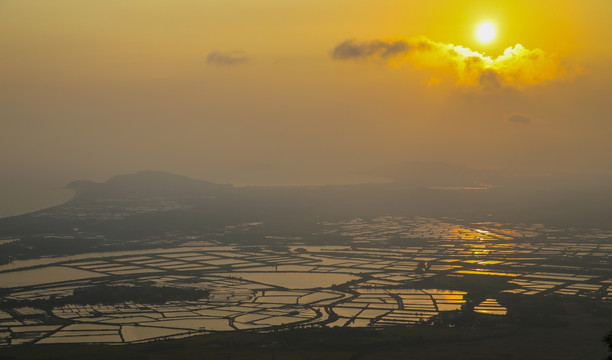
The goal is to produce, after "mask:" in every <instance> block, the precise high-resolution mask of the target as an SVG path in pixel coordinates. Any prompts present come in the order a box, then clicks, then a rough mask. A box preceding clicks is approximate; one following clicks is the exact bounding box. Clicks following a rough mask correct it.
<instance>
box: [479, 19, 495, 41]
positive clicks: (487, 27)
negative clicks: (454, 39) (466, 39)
mask: <svg viewBox="0 0 612 360" xmlns="http://www.w3.org/2000/svg"><path fill="white" fill-rule="evenodd" d="M495 35H497V29H496V28H495V24H493V23H492V22H482V23H480V24H478V25H477V26H476V39H477V40H478V41H479V42H480V43H482V44H488V43H490V42H492V41H493V40H495Z"/></svg>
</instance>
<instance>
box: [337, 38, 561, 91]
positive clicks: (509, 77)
mask: <svg viewBox="0 0 612 360" xmlns="http://www.w3.org/2000/svg"><path fill="white" fill-rule="evenodd" d="M331 56H332V58H334V59H336V60H357V59H379V60H385V61H391V60H393V61H399V62H402V61H405V62H409V63H412V64H413V65H414V66H415V67H417V68H426V69H432V70H436V71H439V72H440V73H447V74H448V73H450V74H451V76H452V77H454V80H455V83H456V84H457V85H460V86H465V87H480V88H484V89H487V88H499V87H515V88H523V87H526V86H529V85H535V84H540V83H543V82H546V81H550V80H554V79H559V78H564V77H567V76H568V75H569V70H568V69H567V68H566V67H565V66H564V65H563V64H562V62H561V59H560V58H559V57H558V56H557V55H555V54H550V53H546V52H544V51H543V50H541V49H532V50H530V49H526V48H525V47H523V46H522V45H521V44H516V45H514V46H511V47H509V48H507V49H506V50H504V52H503V53H502V54H501V55H499V56H497V57H495V58H492V57H490V56H486V55H484V54H481V53H479V52H477V51H474V50H471V49H469V48H467V47H463V46H459V45H453V44H445V43H441V42H435V41H432V40H430V39H427V38H425V37H418V38H413V39H409V40H392V41H391V40H371V41H358V40H346V41H344V42H342V43H340V44H339V45H338V46H336V47H335V48H334V49H333V50H332V53H331ZM449 70H450V71H449Z"/></svg>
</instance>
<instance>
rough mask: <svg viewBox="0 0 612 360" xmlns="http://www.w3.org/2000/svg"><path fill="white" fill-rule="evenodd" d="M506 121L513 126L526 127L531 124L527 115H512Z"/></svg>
mask: <svg viewBox="0 0 612 360" xmlns="http://www.w3.org/2000/svg"><path fill="white" fill-rule="evenodd" d="M506 121H507V122H509V123H513V124H526V125H527V124H531V122H532V121H533V120H531V118H530V117H529V116H527V115H523V114H512V115H510V116H509V117H508V118H507V119H506Z"/></svg>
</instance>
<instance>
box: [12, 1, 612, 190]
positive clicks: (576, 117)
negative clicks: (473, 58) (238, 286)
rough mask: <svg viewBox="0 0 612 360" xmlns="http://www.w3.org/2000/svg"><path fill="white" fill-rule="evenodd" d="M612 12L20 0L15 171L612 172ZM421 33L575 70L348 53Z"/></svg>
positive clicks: (439, 43) (228, 175)
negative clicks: (412, 166)
mask: <svg viewBox="0 0 612 360" xmlns="http://www.w3.org/2000/svg"><path fill="white" fill-rule="evenodd" d="M611 15H612V2H610V1H608V0H583V1H574V0H557V1H552V0H551V1H527V0H512V1H510V0H509V1H478V0H455V1H453V0H439V1H433V0H432V1H405V0H404V1H399V0H394V1H369V0H368V1H366V0H292V1H287V0H260V1H252V0H207V1H201V0H130V1H125V0H103V1H102V0H100V1H83V0H44V1H41V0H2V1H0V49H2V55H1V56H0V119H1V120H0V121H1V122H2V132H0V165H1V166H3V167H4V168H6V169H12V171H11V173H12V174H16V175H14V176H17V177H19V176H22V175H23V176H27V175H31V174H42V173H48V172H49V171H55V172H56V173H57V174H59V175H57V176H56V178H57V179H58V180H57V181H58V182H60V181H70V180H72V178H75V177H79V178H90V179H94V180H95V179H97V180H102V179H104V178H107V177H109V176H112V175H114V174H117V173H121V172H132V171H137V170H142V169H159V170H168V171H173V172H177V173H181V174H185V175H190V176H193V177H198V178H203V179H209V180H214V181H227V182H236V183H275V182H277V183H325V182H339V181H344V180H346V177H342V176H340V175H338V174H339V173H342V174H347V173H349V172H351V171H359V170H363V169H368V168H372V167H377V166H379V165H381V164H393V163H397V162H402V161H409V160H423V161H448V162H456V163H462V164H467V165H471V166H479V167H501V168H504V167H507V168H526V169H539V168H550V169H556V170H572V171H573V170H577V169H583V170H584V169H586V170H589V171H594V170H601V169H604V170H605V171H610V170H612V154H611V150H610V147H609V145H608V144H609V143H610V141H609V140H610V139H609V134H610V133H611V131H612V124H611V123H610V120H609V119H610V118H612V110H611V105H610V104H609V103H610V102H609V100H608V99H607V98H608V95H607V94H609V93H611V92H612V89H610V87H611V86H612V85H610V84H612V72H611V71H610V70H609V65H608V64H609V63H610V61H611V60H612V42H611V41H612V40H610V39H612V27H611V26H609V19H610V16H611ZM484 20H488V21H492V22H494V23H495V24H496V25H497V30H498V37H497V39H496V40H495V41H494V42H492V43H491V44H490V45H483V44H480V43H478V42H477V41H476V39H475V38H474V27H475V26H476V24H478V23H479V22H481V21H484ZM422 38H426V39H427V40H428V41H430V42H431V43H432V44H436V45H435V46H436V47H437V48H440V49H447V47H448V46H451V44H452V45H456V46H462V47H466V48H470V49H471V50H473V51H478V52H480V53H482V54H483V56H490V57H491V58H492V59H495V58H496V57H498V56H499V55H501V54H502V53H503V51H504V49H506V48H508V47H513V46H515V45H516V44H522V46H523V47H524V49H526V51H528V52H526V53H525V54H533V52H536V51H541V54H544V57H543V58H544V59H547V60H546V61H549V60H550V59H553V60H550V61H553V62H554V61H557V60H558V64H560V65H559V67H554V71H552V72H550V71H549V70H550V69H551V67H550V66H549V65H550V64H551V62H546V64H547V65H546V66H542V63H538V64H540V65H538V66H540V67H538V66H536V65H534V63H533V62H530V63H528V64H530V65H528V67H525V66H523V65H520V64H519V65H517V64H516V62H513V63H512V65H511V66H510V65H508V64H509V63H508V62H506V63H504V65H503V71H502V70H499V69H502V67H501V65H500V67H497V68H496V73H497V75H500V74H501V75H502V77H503V76H505V77H504V79H506V80H505V82H502V84H501V85H502V86H501V87H500V88H497V89H492V88H491V87H486V88H485V87H482V86H481V87H475V86H466V84H467V85H474V84H477V83H479V81H480V79H481V77H482V74H483V73H485V75H488V72H487V71H486V70H487V68H486V67H484V68H479V70H477V71H476V73H471V74H472V75H471V76H472V77H467V78H465V79H462V78H461V74H463V73H461V72H458V70H457V68H456V66H459V65H457V64H460V66H464V63H463V62H462V61H463V60H462V61H461V62H453V61H454V60H453V61H450V60H449V58H448V57H446V58H445V57H444V56H442V58H440V54H441V53H440V52H425V53H423V52H421V53H419V54H415V53H408V52H400V53H399V55H397V56H396V55H394V56H393V57H390V58H384V59H383V58H381V56H380V55H381V54H382V53H381V52H380V51H381V50H380V49H379V50H377V51H379V52H378V53H376V54H378V55H376V56H365V57H363V58H359V59H349V60H346V59H345V60H338V59H334V58H333V56H332V54H333V52H334V49H335V48H337V46H338V45H339V44H341V43H343V42H345V41H348V40H351V41H355V42H356V43H360V44H369V43H368V42H372V41H384V42H388V43H390V42H398V41H399V42H404V43H405V44H407V45H409V46H412V44H414V41H415V40H414V39H422ZM538 49H539V50H538ZM211 53H216V54H217V56H216V57H211V56H210V55H211ZM442 53H444V54H446V55H445V56H447V55H448V51H447V50H444V51H443V52H442ZM377 56H378V57H377ZM424 57H427V59H426V60H423V59H424ZM528 58H529V57H528ZM432 59H434V60H435V61H434V60H432ZM444 61H446V62H447V63H446V65H445V66H442V65H440V63H443V62H444ZM449 61H450V63H451V65H452V66H450V67H449V66H447V65H448V62H449ZM554 64H557V63H556V62H555V63H554ZM555 66H556V65H555ZM534 69H536V70H534ZM543 69H546V70H543ZM527 70H530V71H531V72H530V73H529V72H528V71H527ZM565 70H567V72H568V73H569V75H568V74H566V73H563V71H565ZM547 71H548V75H547V76H543V75H542V74H543V73H547ZM474 74H476V75H474ZM525 74H527V75H525ZM551 74H552V75H551ZM466 79H467V80H466ZM508 79H510V80H508ZM516 79H519V80H516ZM468 80H469V81H468ZM517 84H518V86H517ZM475 88H478V89H475ZM49 169H53V170H49ZM4 173H5V174H6V173H7V172H4ZM20 174H22V175H20ZM4 176H7V175H4ZM1 181H2V179H0V182H1ZM0 196H1V192H0Z"/></svg>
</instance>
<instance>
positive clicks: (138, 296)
mask: <svg viewBox="0 0 612 360" xmlns="http://www.w3.org/2000/svg"><path fill="white" fill-rule="evenodd" d="M208 295H209V291H208V290H202V289H195V288H176V287H170V286H152V285H150V284H149V285H146V284H145V285H134V286H123V285H114V286H113V285H95V286H89V287H82V288H77V289H75V290H74V292H73V294H72V295H71V296H64V297H59V298H56V297H51V298H50V299H36V300H7V299H3V300H2V302H0V308H4V309H6V308H16V307H24V306H30V307H35V308H40V309H45V310H50V309H52V308H54V307H56V306H63V305H67V304H77V305H93V304H105V305H113V304H122V303H125V302H128V301H133V302H135V303H141V304H163V303H165V302H167V301H179V300H182V301H185V300H199V299H203V298H207V297H208Z"/></svg>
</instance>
